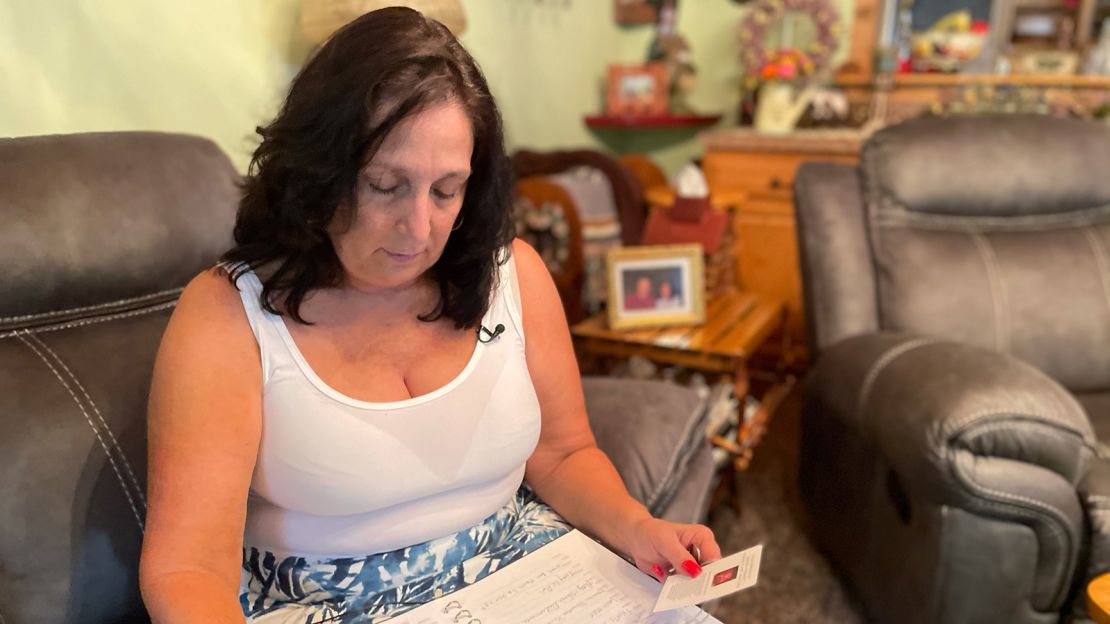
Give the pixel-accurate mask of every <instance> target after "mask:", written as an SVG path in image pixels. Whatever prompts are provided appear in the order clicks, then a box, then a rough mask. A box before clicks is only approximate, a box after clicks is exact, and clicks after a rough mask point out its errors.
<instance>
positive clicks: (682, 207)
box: [668, 197, 713, 223]
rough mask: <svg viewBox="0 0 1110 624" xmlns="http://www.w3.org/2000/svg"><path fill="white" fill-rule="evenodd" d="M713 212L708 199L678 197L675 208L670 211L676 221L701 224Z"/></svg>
mask: <svg viewBox="0 0 1110 624" xmlns="http://www.w3.org/2000/svg"><path fill="white" fill-rule="evenodd" d="M711 210H713V206H712V205H711V204H710V203H709V198H708V197H676V198H675V200H674V206H672V207H671V209H670V210H669V211H668V212H670V217H671V219H673V220H675V221H689V222H692V223H700V222H701V220H702V218H703V217H704V216H705V215H706V214H708V213H709V212H710V211H711Z"/></svg>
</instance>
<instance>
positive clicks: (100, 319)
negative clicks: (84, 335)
mask: <svg viewBox="0 0 1110 624" xmlns="http://www.w3.org/2000/svg"><path fill="white" fill-rule="evenodd" d="M175 305H177V300H176V299H175V300H173V301H167V302H165V303H160V304H158V305H156V306H151V307H149V308H143V309H141V310H132V311H130V312H121V313H119V314H110V315H108V316H98V317H94V318H89V319H81V320H80V321H70V322H68V323H59V324H58V325H44V326H42V327H35V328H31V329H13V330H11V331H7V332H2V333H0V340H3V339H5V338H12V337H18V336H21V335H23V334H41V333H43V332H50V331H58V330H60V329H73V328H75V327H84V326H86V325H95V324H97V323H104V322H107V321H116V320H119V319H125V318H131V317H133V316H142V315H144V314H150V313H151V312H158V311H160V310H165V309H166V308H172V307H174V306H175Z"/></svg>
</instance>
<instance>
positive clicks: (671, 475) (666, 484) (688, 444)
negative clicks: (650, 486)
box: [648, 398, 709, 508]
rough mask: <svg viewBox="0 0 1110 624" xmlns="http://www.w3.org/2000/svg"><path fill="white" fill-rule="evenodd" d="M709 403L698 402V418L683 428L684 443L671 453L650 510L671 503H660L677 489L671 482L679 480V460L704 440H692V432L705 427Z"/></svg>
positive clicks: (696, 409)
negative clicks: (666, 495)
mask: <svg viewBox="0 0 1110 624" xmlns="http://www.w3.org/2000/svg"><path fill="white" fill-rule="evenodd" d="M708 403H709V401H708V399H706V398H702V399H701V400H699V401H698V406H697V407H696V408H695V413H696V414H698V416H697V418H691V419H690V420H689V422H687V423H686V427H685V428H683V431H682V438H681V439H682V440H683V442H684V443H683V444H680V445H676V446H675V448H674V450H673V451H671V457H670V459H669V460H668V461H667V470H666V471H665V472H664V473H663V476H662V477H661V478H660V479H659V485H658V486H656V487H655V491H654V492H652V495H651V503H650V504H649V505H648V507H649V508H654V507H655V506H656V505H663V504H666V503H667V502H669V501H660V499H661V498H663V495H664V494H666V493H668V490H670V492H669V494H670V495H672V496H673V494H674V490H675V488H673V487H671V483H670V482H671V481H675V480H677V479H678V469H679V466H678V464H679V460H680V459H682V458H683V457H687V458H688V457H689V455H690V452H691V450H692V449H696V448H697V447H696V444H697V443H698V442H700V441H701V440H703V438H702V436H700V435H698V436H697V437H696V438H694V439H693V440H691V436H690V430H691V429H693V428H695V427H704V426H705V424H704V421H705V416H707V415H708V414H707V410H708V409H709V405H708ZM668 498H669V497H668Z"/></svg>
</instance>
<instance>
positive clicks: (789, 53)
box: [747, 48, 817, 88]
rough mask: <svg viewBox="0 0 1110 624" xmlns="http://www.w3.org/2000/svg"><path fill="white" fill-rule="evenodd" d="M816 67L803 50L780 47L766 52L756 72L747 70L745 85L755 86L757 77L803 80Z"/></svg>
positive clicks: (811, 73)
mask: <svg viewBox="0 0 1110 624" xmlns="http://www.w3.org/2000/svg"><path fill="white" fill-rule="evenodd" d="M816 69H817V65H816V63H814V62H813V59H811V58H810V57H809V55H807V54H806V53H805V52H802V51H801V50H798V49H795V48H782V49H780V50H774V51H773V52H770V53H768V54H767V55H766V56H765V57H764V59H763V66H762V67H760V68H758V71H757V72H749V74H748V84H747V86H748V87H749V88H753V87H755V86H756V82H757V77H758V81H762V82H770V81H772V80H784V81H787V82H793V81H796V80H804V79H806V78H808V77H809V76H812V75H813V73H814V71H816Z"/></svg>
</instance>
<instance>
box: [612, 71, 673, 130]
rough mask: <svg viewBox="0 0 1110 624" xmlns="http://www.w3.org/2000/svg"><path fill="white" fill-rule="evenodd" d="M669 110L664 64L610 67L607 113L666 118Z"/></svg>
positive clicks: (623, 115)
mask: <svg viewBox="0 0 1110 624" xmlns="http://www.w3.org/2000/svg"><path fill="white" fill-rule="evenodd" d="M667 112H668V109H667V69H666V67H664V65H663V64H662V63H647V64H642V65H610V66H609V70H608V73H607V75H606V79H605V114H606V115H610V116H614V117H663V116H666V115H667Z"/></svg>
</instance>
